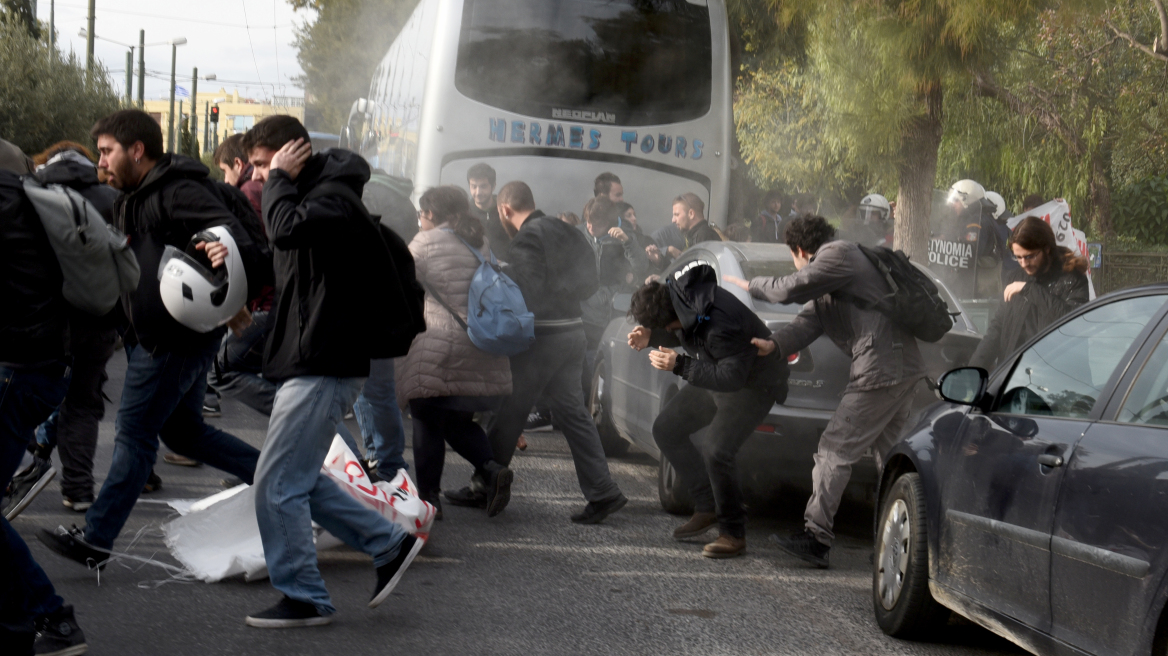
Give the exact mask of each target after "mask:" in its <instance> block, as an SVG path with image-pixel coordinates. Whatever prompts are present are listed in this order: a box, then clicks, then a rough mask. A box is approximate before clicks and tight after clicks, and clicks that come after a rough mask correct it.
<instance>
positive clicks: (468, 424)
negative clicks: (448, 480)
mask: <svg viewBox="0 0 1168 656" xmlns="http://www.w3.org/2000/svg"><path fill="white" fill-rule="evenodd" d="M443 400H444V399H410V414H411V415H412V416H413V418H414V475H415V476H417V477H418V491H419V492H420V493H421V496H422V498H423V499H427V498H430V497H431V496H433V495H436V494H438V491H439V490H441V489H442V468H443V466H444V465H445V464H446V445H447V444H449V445H450V447H451V448H453V449H454V451H455V453H457V454H458V455H460V456H462V457H463V458H465V459H466V461H467V462H469V463H470V464H471V465H473V466H474V468H475V471H479V470H481V469H482V468H483V466H484V465H486V464H487V463H488V462H490V460H491V459H492V458H493V457H494V456H493V454H492V453H491V443H490V442H488V441H487V434H486V432H485V431H483V429H482V427H481V426H479V425H478V424H477V423H475V420H474V414H475V413H474V411H473V410H451V409H448V408H447V407H444V406H445V404H443V403H442V401H443Z"/></svg>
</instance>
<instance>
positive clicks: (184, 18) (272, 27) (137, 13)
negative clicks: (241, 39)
mask: <svg viewBox="0 0 1168 656" xmlns="http://www.w3.org/2000/svg"><path fill="white" fill-rule="evenodd" d="M57 6H58V7H66V8H69V9H81V10H85V11H88V9H87V8H86V7H82V6H80V5H69V4H62V3H57ZM97 11H98V12H99V13H108V14H125V15H127V16H142V17H145V18H158V19H162V20H171V21H179V22H182V23H202V24H203V25H215V26H218V27H234V28H237V29H241V30H247V29H251V28H255V29H265V30H279V29H283V28H286V27H294V26H295V25H294V24H293V23H284V24H283V25H251V26H248V25H246V24H244V25H240V24H239V23H224V22H220V21H209V20H202V19H198V18H189V17H187V16H165V15H162V14H149V13H145V12H141V11H127V10H124V9H106V8H104V7H100V6H99V7H98V8H97ZM244 11H245V12H246V11H247V8H246V7H245V8H244ZM245 20H246V18H245Z"/></svg>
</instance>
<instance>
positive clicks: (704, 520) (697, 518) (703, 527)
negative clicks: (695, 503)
mask: <svg viewBox="0 0 1168 656" xmlns="http://www.w3.org/2000/svg"><path fill="white" fill-rule="evenodd" d="M717 523H718V516H717V515H715V514H714V513H712V512H696V513H694V514H693V517H690V518H689V521H688V522H686V523H684V524H682V525H681V526H678V527H677V528H675V529H673V539H674V540H684V539H686V538H696V537H697V536H699V535H701V534H703V533H705V532H706V531H708V530H710V527H711V526H713V525H714V524H717Z"/></svg>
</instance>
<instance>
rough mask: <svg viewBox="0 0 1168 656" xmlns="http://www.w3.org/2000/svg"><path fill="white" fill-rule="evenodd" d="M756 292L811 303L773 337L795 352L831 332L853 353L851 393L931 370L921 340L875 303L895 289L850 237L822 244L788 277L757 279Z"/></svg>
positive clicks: (752, 288) (778, 299)
mask: <svg viewBox="0 0 1168 656" xmlns="http://www.w3.org/2000/svg"><path fill="white" fill-rule="evenodd" d="M750 293H751V295H752V296H754V297H755V298H762V299H766V300H767V301H770V302H771V303H806V305H805V306H804V307H803V310H802V311H801V312H800V313H799V314H798V316H796V317H795V319H794V321H792V322H791V323H789V324H787V325H786V326H784V327H782V328H780V329H779V330H778V331H777V332H776V333H775V334H774V335H772V336H771V339H772V340H774V342H775V344H777V345H778V347H779V348H778V350H779V353H781V354H782V355H783V356H784V357H786V356H789V355H791V354H793V353H795V352H797V351H799V349H802V348H806V347H807V346H810V345H811V343H812V342H814V341H815V340H816V339H818V338H819V336H820V335H824V334H826V335H827V336H828V337H829V338H830V339H831V341H832V342H834V343H835V345H836V346H838V347H839V348H840V350H842V351H843V352H844V353H845V354H847V355H848V356H850V357H851V358H852V367H851V371H850V373H849V377H848V386H847V388H846V390H845V391H846V392H858V391H864V390H871V389H879V388H882V387H890V386H892V385H897V384H899V383H902V382H905V381H909V380H915V379H917V378H920V377H922V376H924V375H925V366H924V361H923V360H922V359H921V352H920V349H919V348H918V347H917V340H916V338H915V337H913V336H912V335H911V334H909V333H906V332H904V331H903V330H901V329H900V328H898V327H897V326H896V325H895V324H893V323H892V320H891V319H889V318H888V317H887V316H885V315H884V314H882V313H880V312H878V311H876V310H862V309H860V308H859V307H858V306H857V305H856V303H855V301H860V302H861V303H862V304H864V305H866V306H868V307H873V306H875V305H876V303H877V302H878V301H879V300H880V299H882V298H884V297H885V296H886V295H888V294H889V293H891V290H890V289H889V288H888V283H887V282H885V280H884V278H883V277H881V276H880V274H879V272H877V271H876V268H875V267H874V266H873V265H872V263H871V262H870V261H869V260H868V258H867V257H866V256H865V255H864V254H863V253H862V252H860V248H859V247H858V246H857V245H856V244H854V243H852V242H847V241H842V240H841V241H831V242H828V243H826V244H824V245H822V246H820V247H819V250H818V251H816V252H815V255H814V256H812V258H811V262H809V263H808V264H807V266H805V267H803V268H802V269H801V270H799V271H796V272H795V273H793V274H791V275H789V276H784V277H782V278H755V279H754V280H751V281H750Z"/></svg>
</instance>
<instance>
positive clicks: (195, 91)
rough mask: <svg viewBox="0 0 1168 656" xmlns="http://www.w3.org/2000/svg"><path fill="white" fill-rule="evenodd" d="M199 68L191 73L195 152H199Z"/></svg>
mask: <svg viewBox="0 0 1168 656" xmlns="http://www.w3.org/2000/svg"><path fill="white" fill-rule="evenodd" d="M198 115H199V67H198V66H196V67H195V68H194V70H193V71H192V72H191V122H190V125H189V127H190V130H191V141H194V142H195V152H198V151H199V147H198V145H199V118H198Z"/></svg>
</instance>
